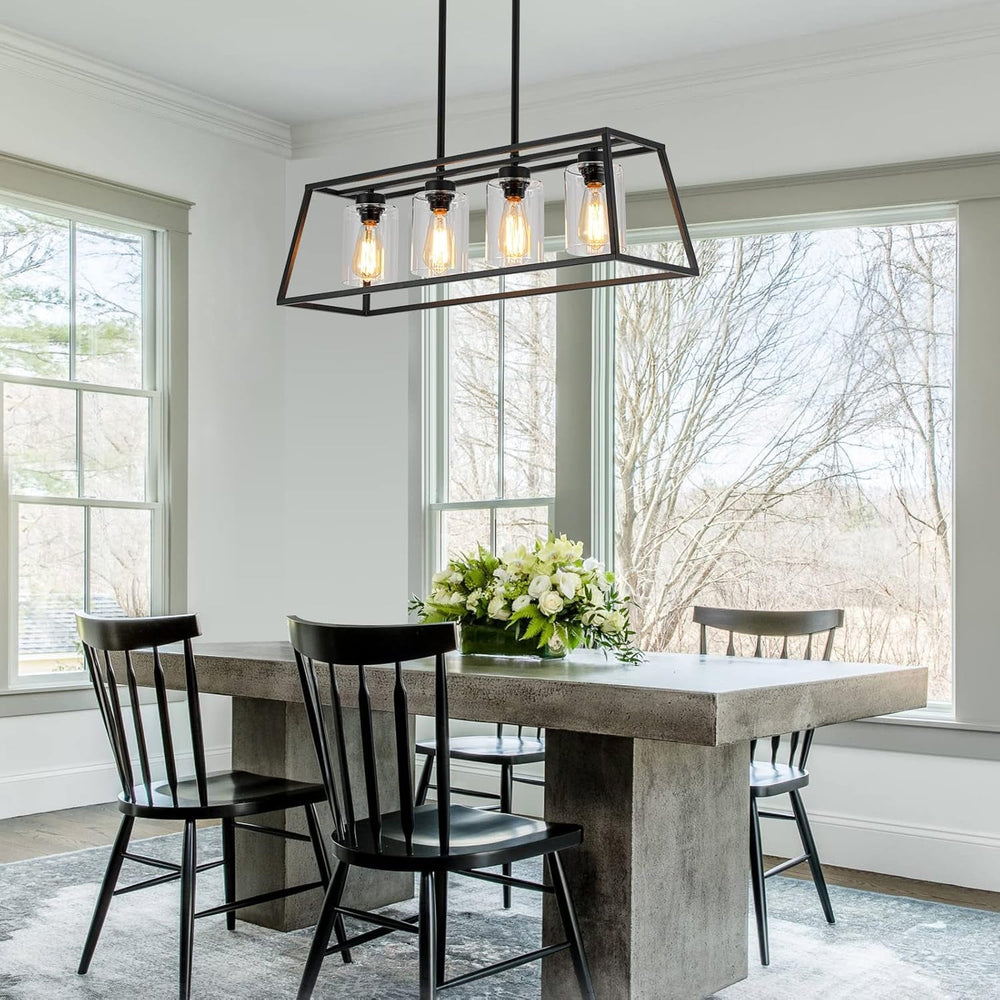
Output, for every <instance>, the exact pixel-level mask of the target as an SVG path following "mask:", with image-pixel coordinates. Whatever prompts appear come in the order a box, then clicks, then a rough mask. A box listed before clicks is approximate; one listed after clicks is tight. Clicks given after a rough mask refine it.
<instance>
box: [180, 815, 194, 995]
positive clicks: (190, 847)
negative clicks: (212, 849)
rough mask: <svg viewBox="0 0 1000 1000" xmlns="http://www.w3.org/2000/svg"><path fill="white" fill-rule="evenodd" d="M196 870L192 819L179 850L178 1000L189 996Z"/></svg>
mask: <svg viewBox="0 0 1000 1000" xmlns="http://www.w3.org/2000/svg"><path fill="white" fill-rule="evenodd" d="M197 868H198V827H197V824H196V823H195V821H194V820H193V819H189V820H185V822H184V841H183V847H182V848H181V974H180V991H179V994H178V996H179V997H180V1000H188V998H189V997H190V996H191V959H192V955H193V952H194V948H193V946H194V899H195V878H196V877H197Z"/></svg>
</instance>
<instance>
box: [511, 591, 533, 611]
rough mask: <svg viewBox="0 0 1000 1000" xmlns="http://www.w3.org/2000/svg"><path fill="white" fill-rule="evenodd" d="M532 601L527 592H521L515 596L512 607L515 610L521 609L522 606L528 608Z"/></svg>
mask: <svg viewBox="0 0 1000 1000" xmlns="http://www.w3.org/2000/svg"><path fill="white" fill-rule="evenodd" d="M530 603H531V598H530V597H529V596H528V595H527V594H521V596H520V597H515V598H514V603H513V604H512V605H511V607H512V608H513V609H514V610H515V611H520V610H521V608H526V607H527V606H528V605H529V604H530Z"/></svg>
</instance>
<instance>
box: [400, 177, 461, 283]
mask: <svg viewBox="0 0 1000 1000" xmlns="http://www.w3.org/2000/svg"><path fill="white" fill-rule="evenodd" d="M433 195H434V192H427V191H421V192H419V193H418V194H415V195H414V196H413V220H412V227H411V229H410V270H411V271H412V272H413V273H414V274H415V275H416V276H417V277H418V278H439V277H441V276H442V275H445V274H464V273H465V272H466V271H467V270H468V269H469V199H468V198H467V197H466V196H465V195H464V194H463V193H462V192H461V191H456V192H455V194H454V197H453V198H452V201H451V204H450V205H449V206H448V208H447V210H446V211H442V210H440V209H438V210H437V211H435V210H432V208H431V202H430V197H431V196H433Z"/></svg>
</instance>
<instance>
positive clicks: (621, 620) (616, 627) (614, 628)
mask: <svg viewBox="0 0 1000 1000" xmlns="http://www.w3.org/2000/svg"><path fill="white" fill-rule="evenodd" d="M624 628H625V615H624V614H622V612H621V611H612V612H611V614H609V615H608V617H607V618H606V619H605V620H604V624H603V625H602V626H601V631H602V632H606V633H607V634H608V635H616V634H617V633H618V632H621V631H622V629H624Z"/></svg>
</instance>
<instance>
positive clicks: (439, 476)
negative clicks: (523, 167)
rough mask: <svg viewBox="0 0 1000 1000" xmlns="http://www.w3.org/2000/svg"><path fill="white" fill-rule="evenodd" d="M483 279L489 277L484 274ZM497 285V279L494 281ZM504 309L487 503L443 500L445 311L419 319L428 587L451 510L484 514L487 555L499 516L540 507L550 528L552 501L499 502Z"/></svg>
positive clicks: (553, 243)
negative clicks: (493, 489) (493, 492)
mask: <svg viewBox="0 0 1000 1000" xmlns="http://www.w3.org/2000/svg"><path fill="white" fill-rule="evenodd" d="M561 245H562V241H561V240H551V239H550V240H546V244H545V248H546V250H547V251H552V250H556V249H558V247H560V246H561ZM470 250H471V251H472V254H473V256H476V255H477V254H479V253H482V252H484V251H485V247H484V246H479V247H475V246H474V247H472V248H470ZM483 276H484V277H489V276H490V275H489V272H488V271H487V272H484V275H483ZM500 280H501V283H502V280H503V279H502V278H501V279H500ZM447 294H448V293H447V286H443V291H442V292H441V293H440V295H441V297H447ZM504 305H505V302H504V300H503V299H501V300H499V301H498V309H499V316H498V321H497V330H498V340H499V344H498V350H497V484H498V492H499V493H500V494H501V495H500V496H499V497H495V498H493V499H490V500H447V499H446V497H447V495H448V484H449V472H450V470H449V464H448V460H449V448H448V432H449V429H448V413H449V409H450V399H449V357H450V354H449V351H450V345H449V339H448V312H449V310H447V309H429V310H427V311H426V313H425V314H424V317H423V342H424V385H425V387H426V391H425V392H424V417H423V419H424V435H423V439H424V442H425V447H424V482H425V488H424V496H425V517H424V526H425V544H424V553H425V558H424V566H423V572H422V577H421V578H422V582H423V583H424V585H428V584H429V583H430V578H431V576H432V575H433V574H434V573H435V572H437V570H439V569H441V568H442V567H441V566H438V565H435V564H436V563H437V562H439V561H440V560H441V559H443V553H441V537H440V522H441V515H442V513H444V512H447V511H453V510H456V511H457V510H479V511H487V512H489V515H490V537H489V547H490V550H491V551H493V552H495V551H496V547H497V513H498V512H499V511H501V510H516V509H518V508H521V507H544V508H546V509H547V511H548V524H549V531H552V530H554V527H555V505H556V498H555V496H554V495H552V496H540V497H518V498H516V499H514V498H510V497H504V496H503V495H502V494H503V484H504V421H503V417H504Z"/></svg>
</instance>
